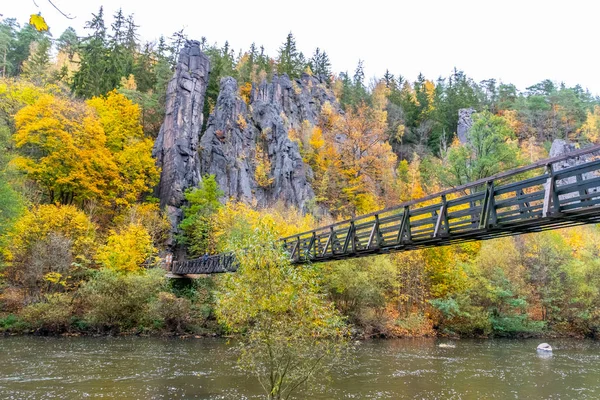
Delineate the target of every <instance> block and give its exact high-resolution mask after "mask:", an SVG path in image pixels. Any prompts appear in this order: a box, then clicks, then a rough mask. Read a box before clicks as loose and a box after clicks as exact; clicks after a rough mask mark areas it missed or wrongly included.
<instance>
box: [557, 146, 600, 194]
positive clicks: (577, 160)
mask: <svg viewBox="0 0 600 400" xmlns="http://www.w3.org/2000/svg"><path fill="white" fill-rule="evenodd" d="M575 150H577V148H576V147H575V145H574V144H572V143H568V142H567V141H565V140H563V139H554V141H553V142H552V147H551V148H550V154H549V156H550V157H558V156H562V155H563V154H567V153H570V152H572V151H575ZM591 157H592V154H584V155H582V156H579V157H574V158H568V159H566V160H563V161H560V162H555V163H554V164H552V169H553V170H554V172H558V171H561V170H563V169H567V168H570V167H574V166H576V165H580V164H583V163H586V162H588V161H591ZM595 177H596V176H595V174H594V173H593V172H586V173H583V174H582V175H581V179H582V180H588V179H593V178H595ZM576 181H577V179H576V178H575V177H570V178H566V179H560V180H558V181H557V182H556V184H557V185H558V186H563V185H569V184H572V183H575V182H576ZM599 191H600V188H598V187H593V188H588V189H586V193H587V194H590V193H598V192H599ZM578 195H579V194H578V193H567V194H561V195H560V196H559V199H560V200H565V199H571V198H574V197H577V196H578Z"/></svg>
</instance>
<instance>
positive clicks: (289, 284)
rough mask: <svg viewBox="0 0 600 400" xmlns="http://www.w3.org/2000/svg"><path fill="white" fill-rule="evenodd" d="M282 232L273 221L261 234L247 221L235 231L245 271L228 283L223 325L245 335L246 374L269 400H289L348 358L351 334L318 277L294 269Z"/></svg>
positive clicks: (233, 240) (223, 289) (232, 241)
mask: <svg viewBox="0 0 600 400" xmlns="http://www.w3.org/2000/svg"><path fill="white" fill-rule="evenodd" d="M244 225H245V226H244ZM274 231H275V229H274V223H273V220H272V219H270V218H269V217H268V216H267V217H265V218H263V219H262V220H261V221H260V222H259V226H258V227H256V229H254V231H253V232H252V231H251V229H250V227H249V225H248V224H245V223H244V222H243V221H241V222H239V226H238V227H235V228H234V229H233V230H231V231H230V232H232V233H231V234H230V235H229V236H230V237H229V238H228V243H229V245H230V246H231V247H230V248H231V249H232V250H234V251H235V254H236V257H237V259H238V261H239V263H240V268H239V270H238V272H237V273H235V274H229V275H227V276H225V277H224V278H223V281H222V283H221V285H220V290H219V293H218V295H217V317H218V319H219V321H220V322H221V323H223V324H224V325H226V326H227V328H229V329H230V330H231V331H234V332H238V333H243V334H242V335H241V339H240V348H241V356H240V360H239V363H240V366H241V367H242V368H243V369H244V370H246V371H249V372H252V373H254V374H255V375H256V376H257V377H258V380H259V381H260V384H261V385H262V387H263V389H264V390H265V392H266V393H267V395H268V398H269V399H288V398H289V397H290V395H291V394H292V393H293V392H294V391H295V390H296V389H298V388H299V387H300V386H301V385H303V384H304V383H306V382H308V381H309V380H310V379H311V378H312V377H314V376H315V374H316V373H317V372H318V371H320V370H321V369H322V367H323V365H324V364H325V362H331V361H333V360H334V359H336V358H338V357H339V356H340V355H341V351H342V350H343V349H344V345H345V343H346V339H347V337H348V331H347V328H346V325H345V323H344V321H343V318H342V317H341V316H340V314H339V313H338V312H337V311H336V309H335V308H334V306H333V304H332V303H331V302H329V301H327V300H326V299H325V298H324V296H323V294H322V292H321V290H320V288H319V285H318V283H317V279H316V275H315V273H314V270H313V269H312V268H311V267H306V266H293V265H291V264H290V262H289V260H288V257H287V255H286V254H284V252H283V251H282V249H281V247H280V246H279V245H278V243H277V242H276V241H275V239H276V234H275V233H274ZM242 249H243V250H242Z"/></svg>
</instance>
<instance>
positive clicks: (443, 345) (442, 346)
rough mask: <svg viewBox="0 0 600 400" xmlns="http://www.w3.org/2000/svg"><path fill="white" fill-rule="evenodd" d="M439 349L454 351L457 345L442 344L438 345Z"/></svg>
mask: <svg viewBox="0 0 600 400" xmlns="http://www.w3.org/2000/svg"><path fill="white" fill-rule="evenodd" d="M438 347H441V348H443V349H453V348H455V347H456V345H455V344H448V343H440V344H438Z"/></svg>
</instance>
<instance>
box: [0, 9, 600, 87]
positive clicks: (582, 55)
mask: <svg viewBox="0 0 600 400" xmlns="http://www.w3.org/2000/svg"><path fill="white" fill-rule="evenodd" d="M53 1H54V3H55V4H56V5H58V6H59V7H60V8H61V9H62V10H63V11H65V12H66V13H68V14H70V15H72V16H74V17H75V18H74V19H73V20H68V19H66V18H65V17H63V16H61V15H60V14H59V13H58V12H56V11H55V10H54V9H53V8H52V7H51V6H50V4H49V3H48V0H36V3H37V5H38V6H39V7H36V5H35V3H34V1H33V0H2V3H3V6H2V9H1V11H0V13H2V14H4V17H16V18H17V19H18V20H19V22H21V23H22V22H24V21H26V20H27V19H28V16H29V14H32V13H38V12H41V13H42V16H44V17H45V18H46V21H47V22H48V24H49V25H50V28H51V31H52V33H53V35H54V37H58V36H60V33H61V32H62V31H63V30H64V29H65V28H66V27H68V26H69V25H71V26H73V27H74V28H75V29H76V30H77V32H78V33H79V34H80V35H82V34H83V33H84V31H83V25H84V23H85V21H87V20H89V19H90V16H91V13H92V12H94V13H96V12H97V10H98V8H99V7H100V5H103V6H104V10H105V15H106V16H112V14H113V13H114V12H115V11H116V10H117V9H118V8H120V7H122V8H123V12H124V13H125V14H131V13H133V14H134V16H135V21H136V23H137V24H138V25H140V28H139V33H140V35H141V37H142V39H144V40H155V39H157V38H158V37H159V36H160V35H161V34H162V35H165V36H169V35H170V34H171V33H173V32H174V31H176V30H180V29H181V28H185V32H187V34H188V36H189V37H190V38H193V39H199V38H200V37H202V36H205V37H206V38H207V39H208V41H209V43H214V42H217V43H219V44H220V45H221V44H223V43H224V42H225V40H229V43H230V45H231V46H232V47H233V48H234V49H235V50H236V53H237V51H238V50H239V49H240V48H242V49H247V48H248V47H249V46H250V44H251V43H252V42H253V41H254V42H256V44H257V45H264V46H265V49H266V50H267V53H268V54H270V55H271V56H276V53H277V49H278V48H279V46H280V45H281V43H282V42H283V41H284V40H285V36H286V35H287V33H288V32H290V31H291V32H293V34H294V36H295V37H296V42H297V45H298V48H299V50H301V51H303V52H304V54H305V55H311V54H312V52H313V50H314V49H315V48H316V47H317V46H318V47H320V48H321V49H324V50H325V51H326V52H327V53H328V54H329V56H330V59H331V62H332V67H333V70H334V71H335V72H339V71H346V70H347V71H349V72H351V73H352V72H353V71H354V69H355V68H356V64H357V62H358V60H359V59H362V60H364V65H365V71H366V76H367V78H368V79H370V78H371V77H373V76H381V75H383V73H384V72H385V70H386V69H389V70H390V72H392V73H393V74H395V75H396V76H397V75H398V74H402V75H403V76H405V77H406V78H408V79H410V80H414V79H415V78H416V77H417V75H418V74H419V72H422V73H423V74H424V75H425V76H426V77H427V78H429V79H436V78H437V77H438V76H440V75H442V76H447V75H448V74H449V73H450V72H451V71H452V69H453V68H454V67H457V68H458V69H462V70H464V71H465V72H466V73H467V75H468V76H470V77H472V78H473V79H475V80H476V81H480V80H483V79H487V78H496V79H498V80H501V81H503V82H505V83H514V84H515V85H516V86H517V87H518V88H519V89H525V88H526V87H527V86H531V85H532V84H534V83H537V82H539V81H541V80H543V79H551V80H554V81H557V82H561V81H562V82H565V83H566V84H567V85H575V84H577V83H579V84H581V85H582V86H583V87H584V88H589V90H590V91H591V92H592V93H594V94H600V54H599V50H600V48H599V46H598V44H599V39H600V30H599V23H598V18H599V13H598V11H600V2H597V1H595V0H588V1H584V0H563V1H555V0H546V1H541V0H540V1H538V0H519V1H515V0H495V1H491V0H479V1H466V0H465V1H462V0H448V1H444V0H439V1H434V0H419V1H417V0H410V1H409V0H404V1H381V0H367V1H361V2H358V1H356V2H354V1H327V0H319V1H315V0H303V1H294V2H285V1H260V0H250V1H248V0H246V1H226V0H211V1H204V0H194V1H184V0H143V1H141V0H53ZM110 19H112V18H106V20H107V25H109V24H110Z"/></svg>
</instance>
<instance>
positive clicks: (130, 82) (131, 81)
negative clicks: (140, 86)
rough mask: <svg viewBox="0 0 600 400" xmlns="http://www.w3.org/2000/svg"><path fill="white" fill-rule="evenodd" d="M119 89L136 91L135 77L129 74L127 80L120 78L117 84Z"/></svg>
mask: <svg viewBox="0 0 600 400" xmlns="http://www.w3.org/2000/svg"><path fill="white" fill-rule="evenodd" d="M119 87H121V88H122V89H126V90H137V83H136V82H135V76H133V74H129V76H128V77H127V78H125V77H124V76H122V77H121V81H120V82H119Z"/></svg>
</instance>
